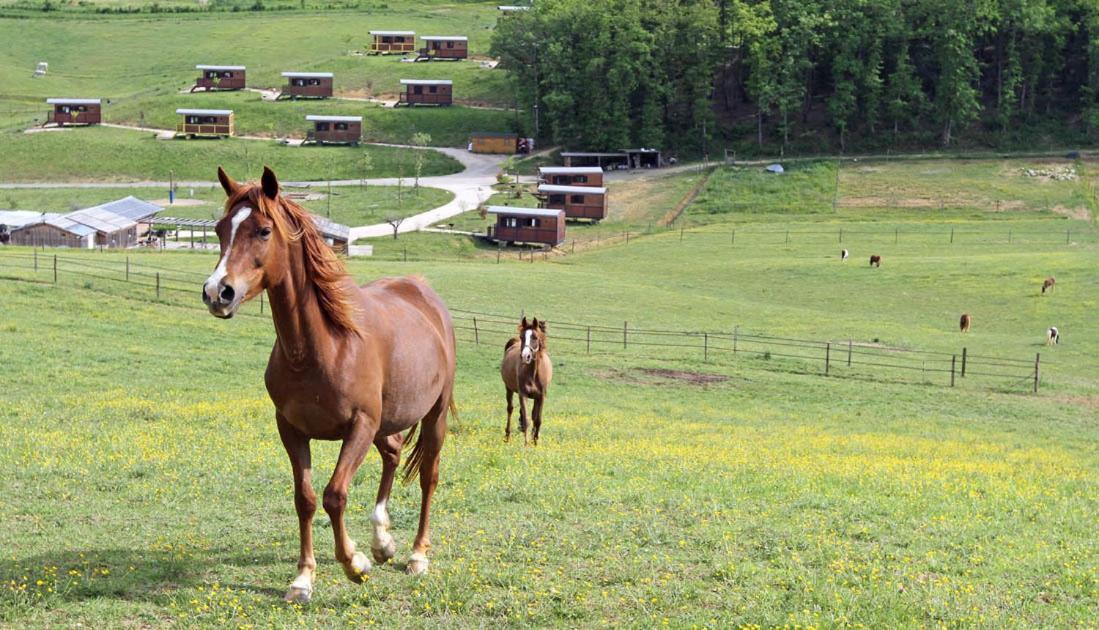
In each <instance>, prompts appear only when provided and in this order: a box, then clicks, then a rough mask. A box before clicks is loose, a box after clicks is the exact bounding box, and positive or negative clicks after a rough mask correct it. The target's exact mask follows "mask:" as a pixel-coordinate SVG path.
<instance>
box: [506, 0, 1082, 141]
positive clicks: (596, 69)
mask: <svg viewBox="0 0 1099 630" xmlns="http://www.w3.org/2000/svg"><path fill="white" fill-rule="evenodd" d="M492 54H493V55H494V56H496V57H498V58H499V59H500V63H501V66H502V67H503V68H505V69H507V70H508V71H509V74H510V76H511V77H512V79H513V83H514V86H515V95H516V100H517V104H518V105H519V106H520V107H521V108H523V109H524V110H525V111H528V112H530V115H531V123H532V124H533V125H535V126H536V127H537V129H536V133H537V135H539V136H540V137H541V138H543V139H544V140H548V141H551V142H554V143H559V144H563V145H565V146H568V147H570V148H576V149H589V150H599V149H602V150H609V149H621V148H625V147H628V146H661V147H666V148H679V149H684V150H695V151H703V152H708V151H710V150H713V149H714V148H715V147H717V146H718V145H724V146H730V145H731V146H734V147H741V148H743V149H745V150H752V149H753V148H755V149H757V150H769V149H778V150H780V151H785V150H793V149H796V150H804V151H834V150H840V151H844V150H853V149H856V148H857V149H886V148H902V147H904V148H911V147H932V146H941V147H955V146H991V147H1009V146H1025V145H1031V144H1033V143H1034V142H1036V141H1043V142H1046V141H1048V142H1049V143H1050V144H1082V143H1085V142H1090V141H1092V140H1093V139H1094V138H1095V135H1096V134H1097V132H1099V0H666V1H665V0H601V1H599V2H593V1H591V0H537V2H535V3H534V5H533V7H532V8H531V10H530V11H525V12H522V13H518V14H514V15H511V16H507V17H503V18H501V19H500V22H499V24H498V25H497V28H496V31H495V33H494V35H493V40H492Z"/></svg>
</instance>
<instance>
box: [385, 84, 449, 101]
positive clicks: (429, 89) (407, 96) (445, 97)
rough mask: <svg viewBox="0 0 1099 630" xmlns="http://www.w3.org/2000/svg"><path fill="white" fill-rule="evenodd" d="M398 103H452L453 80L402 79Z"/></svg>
mask: <svg viewBox="0 0 1099 630" xmlns="http://www.w3.org/2000/svg"><path fill="white" fill-rule="evenodd" d="M401 85H403V86H404V88H405V90H404V92H401V97H400V100H399V101H398V102H397V104H398V105H408V106H412V105H450V104H451V103H452V102H453V96H454V94H453V82H451V81H450V80H448V79H401Z"/></svg>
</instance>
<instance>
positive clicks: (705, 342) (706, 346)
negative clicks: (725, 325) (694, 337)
mask: <svg viewBox="0 0 1099 630" xmlns="http://www.w3.org/2000/svg"><path fill="white" fill-rule="evenodd" d="M702 360H703V361H709V360H710V335H709V333H702Z"/></svg>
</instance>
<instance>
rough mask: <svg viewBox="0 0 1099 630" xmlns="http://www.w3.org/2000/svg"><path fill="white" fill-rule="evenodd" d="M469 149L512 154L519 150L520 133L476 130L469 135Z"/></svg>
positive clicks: (479, 151)
mask: <svg viewBox="0 0 1099 630" xmlns="http://www.w3.org/2000/svg"><path fill="white" fill-rule="evenodd" d="M469 150H470V151H472V152H474V153H499V154H503V155H512V154H514V153H518V152H519V134H517V133H499V132H493V131H474V132H473V133H471V134H470V135H469Z"/></svg>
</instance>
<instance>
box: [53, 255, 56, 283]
mask: <svg viewBox="0 0 1099 630" xmlns="http://www.w3.org/2000/svg"><path fill="white" fill-rule="evenodd" d="M53 283H54V284H57V254H54V255H53Z"/></svg>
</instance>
